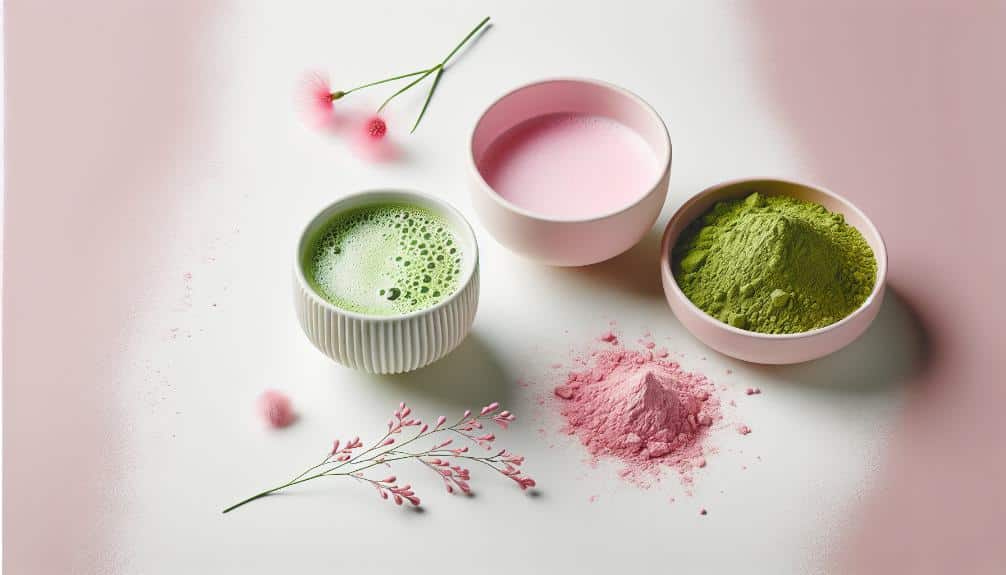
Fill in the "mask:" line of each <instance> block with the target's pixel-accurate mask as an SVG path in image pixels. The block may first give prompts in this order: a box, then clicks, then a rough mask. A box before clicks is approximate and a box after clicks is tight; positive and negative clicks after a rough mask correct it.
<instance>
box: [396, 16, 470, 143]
mask: <svg viewBox="0 0 1006 575" xmlns="http://www.w3.org/2000/svg"><path fill="white" fill-rule="evenodd" d="M488 22H489V16H486V17H485V18H483V19H482V21H481V22H479V24H478V26H476V27H474V28H472V31H471V32H469V33H468V35H467V36H465V37H464V39H463V40H461V42H458V45H457V46H455V47H454V49H453V50H451V52H450V53H449V54H447V57H446V58H444V59H443V60H441V61H440V63H439V64H437V65H436V66H434V67H432V68H430V69H429V70H426V71H425V72H422V76H419V77H418V78H416V79H415V80H413V81H412V82H409V83H408V84H407V85H406V86H405V87H403V88H402V89H400V90H398V91H397V92H395V93H394V94H392V95H390V96H388V99H387V100H385V101H384V103H383V104H381V107H379V108H378V109H377V113H378V114H380V113H381V110H383V109H384V107H385V106H387V105H388V104H389V103H390V102H391V101H392V100H394V99H395V98H396V97H398V95H400V94H401V93H402V92H405V91H406V90H408V89H409V88H411V87H413V86H415V85H416V84H418V83H420V82H422V81H423V80H425V79H426V77H427V76H429V75H430V74H432V73H433V72H437V76H436V78H435V79H434V81H433V87H432V88H430V93H429V94H428V95H427V97H426V103H425V104H423V111H422V112H420V113H419V118H418V119H416V123H415V125H414V126H412V131H413V132H415V131H416V128H417V127H419V120H422V119H423V114H425V113H426V108H427V107H428V106H429V105H430V98H432V97H433V90H434V89H436V85H437V83H438V82H439V81H440V76H441V75H443V71H444V67H445V66H446V65H447V62H448V61H449V60H450V59H451V58H453V57H454V55H455V54H457V53H458V50H460V49H461V47H462V46H464V45H465V44H467V43H468V41H469V40H471V39H472V36H474V35H475V34H476V33H477V32H478V31H479V30H481V29H482V27H483V26H485V25H486V23H488ZM412 75H413V76H416V75H418V74H412Z"/></svg>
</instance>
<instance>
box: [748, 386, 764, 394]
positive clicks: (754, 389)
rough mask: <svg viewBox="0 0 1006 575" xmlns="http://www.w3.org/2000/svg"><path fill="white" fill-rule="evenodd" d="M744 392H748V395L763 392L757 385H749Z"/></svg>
mask: <svg viewBox="0 0 1006 575" xmlns="http://www.w3.org/2000/svg"><path fill="white" fill-rule="evenodd" d="M744 393H746V394H747V395H758V394H760V393H761V390H760V389H758V388H757V387H749V388H747V389H746V390H744Z"/></svg>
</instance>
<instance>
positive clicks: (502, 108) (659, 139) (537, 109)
mask: <svg viewBox="0 0 1006 575" xmlns="http://www.w3.org/2000/svg"><path fill="white" fill-rule="evenodd" d="M556 113H568V114H585V115H596V116H603V117H607V118H611V119H613V120H616V121H618V122H619V123H621V124H623V125H624V126H626V127H628V128H630V129H632V130H633V131H635V132H636V133H637V134H639V135H640V136H641V137H642V138H643V140H644V141H645V142H646V143H647V145H648V146H649V147H650V149H651V150H652V151H653V154H654V156H655V157H656V158H657V161H658V162H657V163H658V165H659V166H667V165H669V164H670V159H671V144H670V139H669V138H668V136H667V128H666V127H665V126H664V122H663V120H662V119H661V118H660V116H659V115H658V114H657V113H656V111H654V110H653V108H651V107H650V106H649V105H648V104H646V103H645V102H644V101H643V100H642V99H640V98H639V97H638V96H636V95H635V94H633V93H631V92H629V91H627V90H624V89H622V88H619V87H617V86H613V85H611V84H606V83H604V82H598V81H594V80H581V79H555V80H546V81H543V82H537V83H534V84H529V85H527V86H523V87H521V88H517V89H516V90H514V91H512V92H510V93H508V94H506V95H504V96H502V97H501V98H500V99H499V100H497V101H496V102H495V103H494V104H492V105H491V106H490V107H489V108H488V109H487V110H486V111H485V113H483V115H482V117H481V118H480V119H479V121H478V123H477V124H476V126H475V129H474V131H473V133H472V139H471V154H472V160H473V162H474V164H475V166H476V169H477V170H478V172H479V175H480V176H482V180H483V182H484V183H485V186H486V187H487V188H488V189H490V190H491V189H492V187H491V186H490V185H489V184H488V183H487V182H486V181H485V176H484V174H483V172H482V169H481V165H482V163H483V162H482V160H483V158H484V157H485V155H486V152H487V150H489V148H490V146H491V145H492V144H493V142H495V141H496V140H497V139H498V138H499V137H500V136H502V135H503V134H504V133H506V132H507V131H508V130H510V129H511V128H513V127H515V126H517V125H518V124H521V123H523V122H525V121H527V120H531V119H533V118H537V117H540V116H544V115H547V114H556ZM662 175H663V174H662V170H661V169H660V168H658V169H656V170H654V174H653V182H652V184H651V185H650V186H648V187H646V188H645V189H640V190H639V193H638V195H636V196H635V200H633V202H630V203H629V204H627V206H628V205H631V204H632V203H635V202H638V201H639V200H640V199H642V198H643V197H644V196H645V195H647V194H648V193H649V192H651V190H652V189H653V188H654V187H655V186H657V185H658V183H659V182H660V179H661V177H662ZM493 195H494V197H495V198H496V199H497V200H499V202H500V203H501V204H503V205H504V206H506V207H507V208H509V209H511V210H513V211H515V212H518V213H521V214H525V215H530V216H533V217H536V218H540V219H543V220H558V221H577V220H582V219H587V220H589V219H597V218H602V217H605V216H606V215H609V214H596V215H593V216H591V217H589V218H570V219H564V218H557V217H554V216H546V215H542V214H537V213H534V212H530V211H528V210H526V209H524V208H522V207H520V206H518V205H516V204H513V203H512V202H510V201H508V200H506V199H505V198H503V197H502V196H500V195H499V194H497V193H495V191H494V192H493ZM627 206H626V207H627Z"/></svg>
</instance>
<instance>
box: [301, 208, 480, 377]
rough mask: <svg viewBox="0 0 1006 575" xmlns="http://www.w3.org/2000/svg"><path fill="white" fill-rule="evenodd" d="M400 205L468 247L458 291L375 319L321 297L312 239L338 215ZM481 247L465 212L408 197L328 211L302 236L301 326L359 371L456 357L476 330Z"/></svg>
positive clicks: (401, 367) (408, 368)
mask: <svg viewBox="0 0 1006 575" xmlns="http://www.w3.org/2000/svg"><path fill="white" fill-rule="evenodd" d="M388 202H400V203H405V204H410V205H414V206H418V207H421V208H425V209H428V210H430V211H431V212H433V213H435V214H437V215H439V216H440V217H442V218H443V219H444V221H445V222H446V223H447V225H448V226H449V227H450V229H451V231H453V232H454V235H455V236H456V237H457V240H458V243H459V244H460V248H461V255H462V260H461V275H460V277H459V282H458V289H457V291H455V292H454V293H453V294H451V295H449V296H448V297H447V298H446V299H444V300H443V301H441V302H440V303H438V304H436V305H434V306H433V307H430V308H427V309H424V310H419V311H415V312H412V313H408V314H404V315H392V316H375V315H365V314H361V313H356V312H352V311H348V310H344V309H341V308H339V307H337V306H335V305H334V304H331V303H329V302H328V301H327V300H325V299H324V298H322V297H321V296H320V295H318V294H317V293H316V292H315V291H314V289H313V288H312V287H311V285H310V284H309V283H308V281H307V278H306V277H305V275H304V262H305V260H306V258H309V257H310V255H311V254H308V253H307V251H308V250H310V249H311V241H310V240H311V238H313V237H314V236H315V234H317V233H318V232H319V231H320V229H321V228H323V227H324V226H325V225H326V224H327V223H328V222H330V221H331V220H332V218H333V216H335V215H336V214H338V213H340V212H343V211H346V210H351V209H353V208H356V207H360V206H365V205H368V204H379V203H388ZM478 249H479V248H478V243H477V242H476V241H475V233H474V232H473V231H472V227H471V225H470V224H469V223H468V220H466V219H465V217H464V216H463V215H461V212H459V211H458V210H457V209H456V208H454V207H453V206H451V205H450V204H448V203H447V202H445V201H443V200H439V199H436V198H433V197H431V196H428V195H426V194H421V193H418V192H411V191H404V190H368V191H364V192H359V193H356V194H352V195H349V196H346V197H344V198H342V199H340V200H338V201H336V202H335V203H333V204H331V205H330V206H328V207H327V208H325V209H324V210H322V211H321V213H319V214H318V215H317V216H315V217H314V219H312V220H311V222H310V223H309V224H308V225H307V227H306V228H305V229H304V231H303V233H301V236H300V241H299V242H298V243H297V253H296V260H295V263H294V305H295V307H296V310H297V319H298V320H299V321H300V326H301V327H302V328H303V329H304V333H305V334H307V338H308V339H309V340H311V343H313V344H314V346H315V347H317V348H318V349H319V350H321V352H322V353H324V354H325V355H327V356H328V357H330V358H332V359H334V360H335V361H337V362H339V363H341V364H343V365H345V366H347V367H351V368H353V369H359V370H361V371H366V372H370V373H402V372H406V371H412V370H415V369H419V368H420V367H423V366H425V365H427V364H430V363H432V362H434V361H436V360H438V359H440V358H441V357H443V356H445V355H447V354H448V353H450V351H451V350H453V349H454V348H455V347H457V346H458V344H460V343H461V341H462V340H463V339H464V338H465V336H467V335H468V332H469V330H471V327H472V322H473V321H475V312H476V310H477V309H478V304H479V253H478Z"/></svg>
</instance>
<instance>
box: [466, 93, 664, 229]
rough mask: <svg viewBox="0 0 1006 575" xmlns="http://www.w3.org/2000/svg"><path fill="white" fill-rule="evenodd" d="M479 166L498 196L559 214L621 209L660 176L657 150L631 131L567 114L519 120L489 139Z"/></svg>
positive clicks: (534, 209) (587, 215)
mask: <svg viewBox="0 0 1006 575" xmlns="http://www.w3.org/2000/svg"><path fill="white" fill-rule="evenodd" d="M478 165H479V172H481V174H482V177H483V178H485V180H486V182H487V183H488V184H489V186H490V187H491V188H492V189H493V190H494V191H495V192H496V193H497V194H499V195H500V196H501V197H503V198H505V199H506V200H508V201H510V202H511V203H513V204H515V205H517V206H519V207H521V208H524V209H525V210H527V211H529V212H533V213H534V214H537V215H541V216H546V217H551V218H559V219H588V218H592V217H597V216H603V215H606V214H610V213H613V212H616V211H618V210H620V209H622V208H626V207H628V206H630V205H631V204H633V203H635V202H636V201H637V200H639V199H640V198H641V197H643V196H644V195H645V194H646V193H647V192H649V191H650V189H651V188H652V187H653V185H654V183H656V181H657V176H658V175H659V167H658V162H657V157H656V155H655V154H654V152H653V150H652V149H651V148H650V146H649V145H647V143H646V141H645V140H643V138H642V136H640V135H639V134H638V133H636V131H635V130H633V129H631V128H629V127H627V126H625V125H624V124H622V123H620V122H618V121H617V120H614V119H612V118H608V117H605V116H597V115H588V114H570V113H559V114H546V115H543V116H538V117H536V118H531V119H530V120H526V121H524V122H521V123H520V124H517V125H516V126H514V127H513V128H510V129H509V130H507V131H506V132H504V133H503V134H502V135H501V136H500V137H498V138H497V139H496V140H495V141H493V143H492V144H491V145H490V146H489V148H488V149H487V150H486V152H485V153H484V154H483V155H482V158H481V159H480V161H479V164H478Z"/></svg>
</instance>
